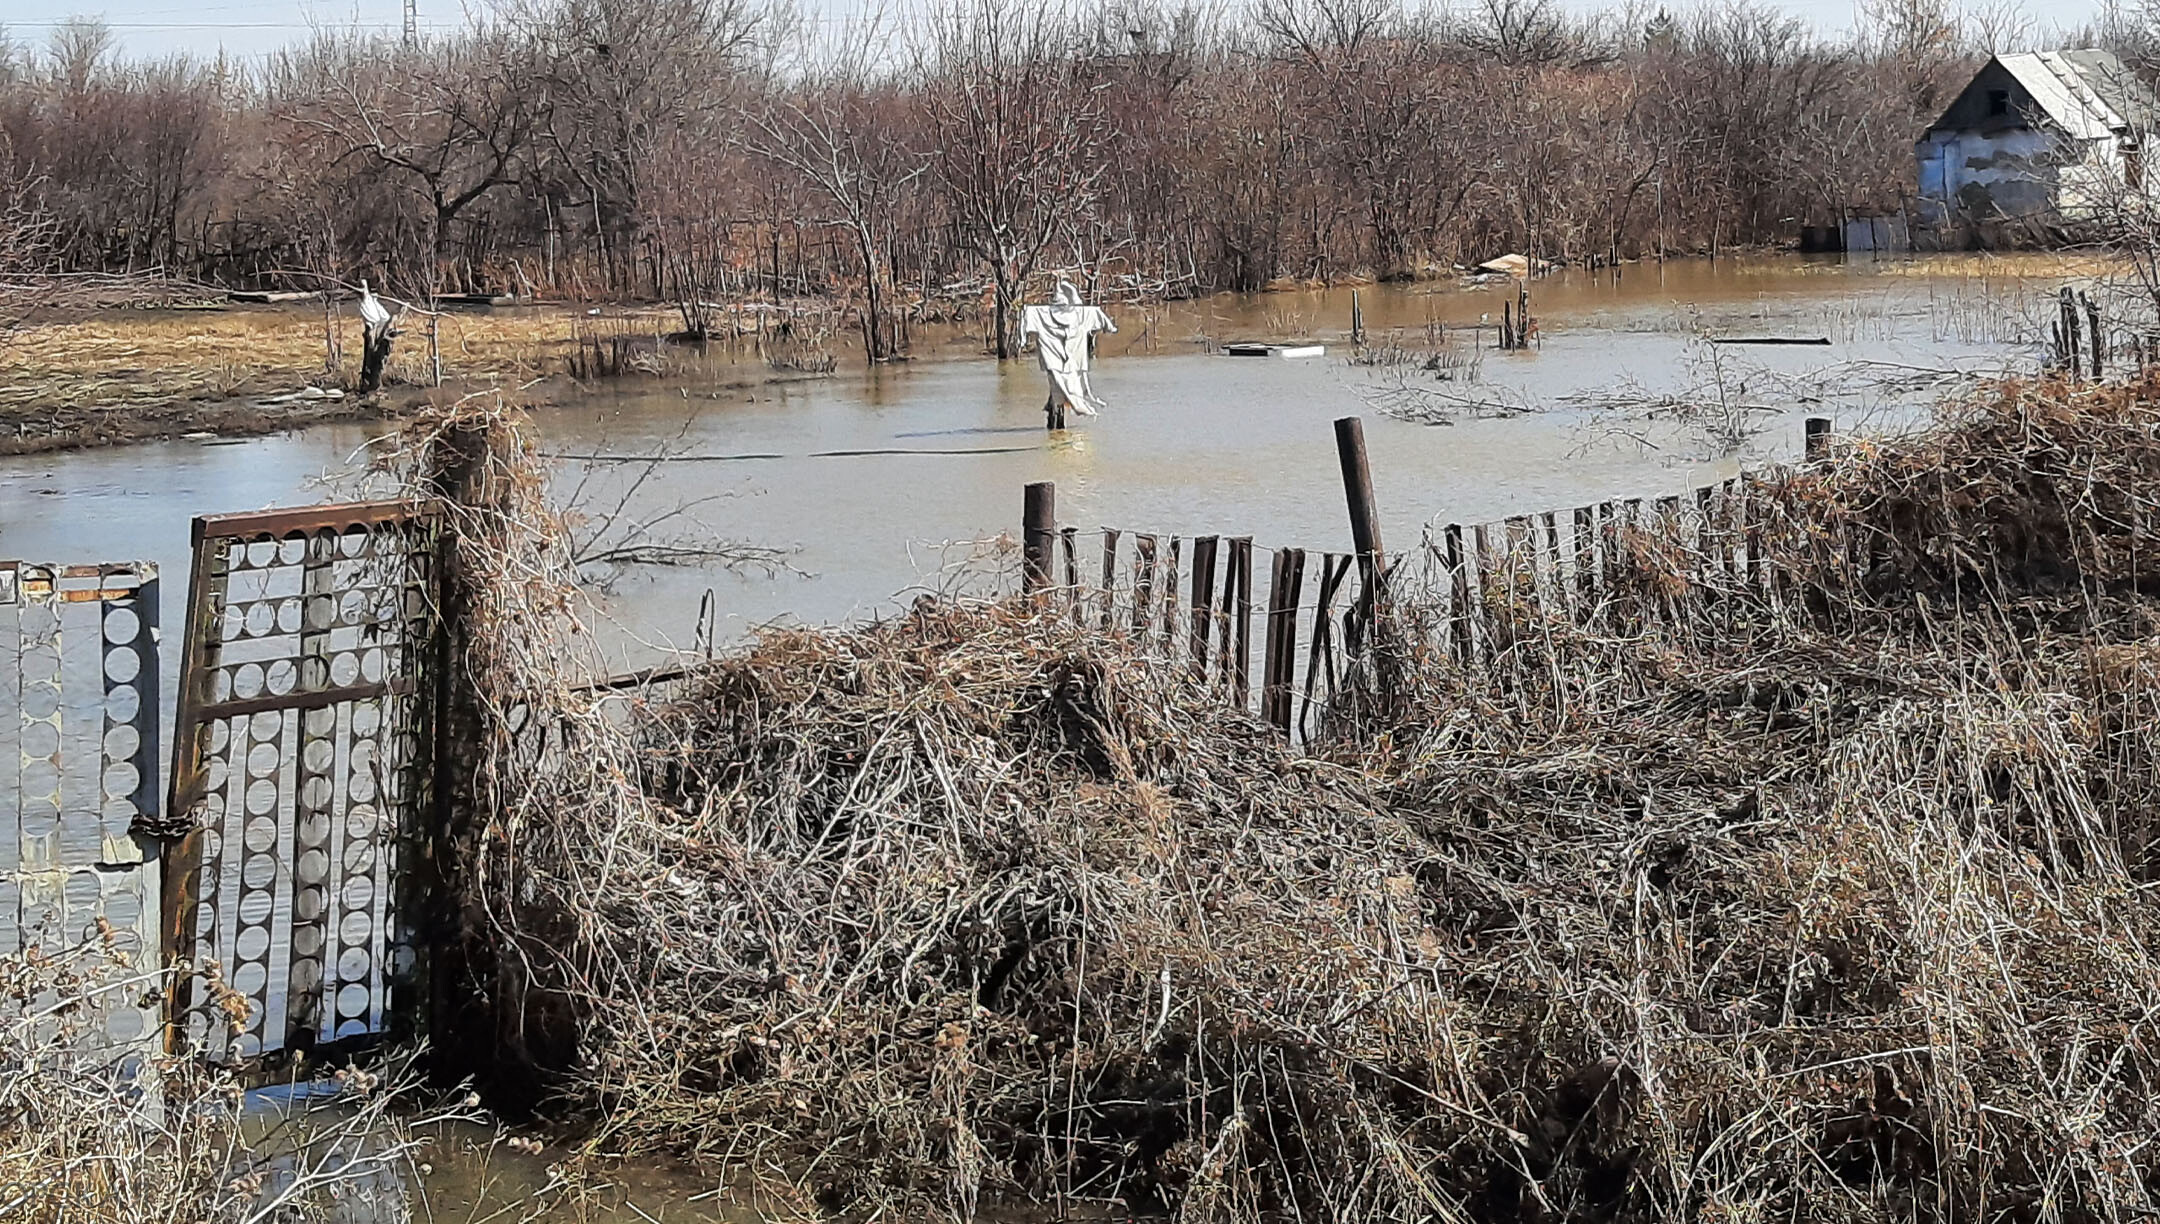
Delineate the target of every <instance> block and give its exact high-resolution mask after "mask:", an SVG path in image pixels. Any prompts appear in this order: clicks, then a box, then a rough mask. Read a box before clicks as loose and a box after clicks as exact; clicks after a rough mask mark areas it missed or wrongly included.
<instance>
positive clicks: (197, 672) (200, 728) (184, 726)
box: [163, 501, 441, 1062]
mask: <svg viewBox="0 0 2160 1224" xmlns="http://www.w3.org/2000/svg"><path fill="white" fill-rule="evenodd" d="M440 543H441V530H440V519H439V515H438V514H437V513H436V511H435V510H434V509H433V508H432V507H430V506H427V505H425V504H416V503H411V502H402V501H388V502H363V503H356V504H350V505H337V506H312V507H308V508H305V509H301V510H285V511H270V512H266V513H261V514H239V515H221V516H215V517H208V518H198V519H196V520H195V527H194V567H193V573H192V575H191V578H190V582H189V587H188V614H187V621H186V629H185V632H186V634H187V637H186V639H185V640H184V641H183V643H182V656H181V657H182V663H181V676H182V687H181V691H180V693H179V699H178V707H177V713H176V715H175V719H174V737H173V739H174V746H173V773H172V793H171V799H170V803H169V807H168V810H169V811H170V812H171V813H172V817H173V820H174V823H175V825H176V826H177V827H176V829H175V830H174V831H175V832H177V833H178V834H179V836H178V837H176V838H174V839H173V840H171V841H169V842H168V843H167V845H166V848H165V853H164V856H163V882H164V893H165V905H164V919H165V921H164V943H163V951H164V952H165V954H166V956H167V957H168V958H169V959H171V960H174V961H178V960H189V961H191V962H193V963H194V964H195V966H196V972H195V973H192V974H188V975H183V976H182V977H180V978H179V979H178V981H177V983H176V985H175V991H176V994H175V996H174V999H173V1000H172V1014H173V1015H174V1016H179V1017H185V1018H186V1024H187V1025H188V1032H187V1034H186V1035H187V1037H188V1038H189V1040H190V1044H191V1046H192V1047H193V1048H195V1049H198V1050H201V1051H203V1052H204V1053H205V1054H207V1055H208V1056H210V1057H212V1058H214V1059H217V1060H220V1061H230V1062H245V1061H248V1060H253V1059H257V1058H261V1057H263V1056H265V1055H270V1054H275V1053H278V1052H280V1051H300V1050H310V1049H315V1048H319V1047H326V1046H330V1045H333V1044H335V1043H337V1042H339V1041H344V1040H349V1039H354V1038H366V1037H369V1036H372V1035H375V1034H379V1033H381V1032H383V1031H384V1030H385V1029H386V1028H388V1027H391V1026H392V1024H393V1022H394V1021H395V1020H396V1019H397V1017H398V1016H399V1014H400V1012H399V1009H398V1007H397V1004H398V1002H399V1000H398V998H397V997H396V996H397V995H398V994H399V992H402V991H406V990H409V989H410V983H411V978H412V970H413V968H414V956H415V951H416V950H415V947H414V941H413V939H412V937H411V924H410V922H409V921H408V911H407V909H406V907H405V904H404V902H405V899H404V898H401V897H399V896H398V893H399V892H400V891H401V888H400V886H401V882H402V880H403V878H404V874H403V873H401V872H400V870H399V868H400V855H401V850H402V848H403V847H404V846H406V844H407V843H409V842H410V841H411V840H412V839H413V838H414V836H415V834H416V833H417V832H418V831H419V830H420V829H421V828H422V827H423V821H424V818H425V816H426V813H427V805H428V796H429V786H430V780H431V778H432V776H433V771H432V769H431V768H430V767H429V761H430V754H431V743H430V738H429V734H430V730H431V728H432V727H433V726H434V725H435V722H436V716H435V711H436V709H437V708H438V705H439V703H440V699H441V694H440V691H439V687H438V685H437V684H436V678H437V668H436V666H435V654H436V647H437V640H438V637H439V630H440V627H439V623H438V620H439V608H440V599H439V598H438V594H437V590H436V578H437V574H438V572H439V557H438V555H437V554H438V549H439V547H440ZM211 991H218V992H228V993H226V994H225V998H227V999H229V1000H231V1001H232V1002H233V1003H236V1004H244V1005H245V1006H244V1009H243V1008H238V1007H234V1006H231V1005H221V1006H219V1007H205V1008H197V1007H193V1006H191V1004H193V1003H194V1002H196V1001H197V1000H198V999H203V998H204V997H205V996H206V995H207V994H208V993H209V992H211ZM224 1017H236V1022H234V1023H230V1024H227V1023H224V1022H223V1018H224Z"/></svg>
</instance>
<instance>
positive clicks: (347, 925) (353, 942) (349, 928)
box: [338, 912, 375, 951]
mask: <svg viewBox="0 0 2160 1224" xmlns="http://www.w3.org/2000/svg"><path fill="white" fill-rule="evenodd" d="M374 933H375V924H374V922H373V921H372V920H370V919H369V918H368V916H367V915H366V914H357V913H350V912H348V913H347V914H346V915H345V916H344V917H342V918H339V919H338V942H339V943H340V944H343V945H344V946H346V947H348V948H350V947H355V946H361V948H362V950H363V951H364V945H366V943H367V941H368V936H370V935H372V934H374Z"/></svg>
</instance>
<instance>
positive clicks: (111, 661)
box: [105, 646, 142, 684]
mask: <svg viewBox="0 0 2160 1224" xmlns="http://www.w3.org/2000/svg"><path fill="white" fill-rule="evenodd" d="M141 673H142V655H140V654H138V653H136V650H135V648H134V647H133V646H123V647H121V648H119V649H117V650H112V651H107V652H106V655H105V678H106V679H107V680H110V681H112V682H113V683H114V684H133V683H135V677H136V676H138V675H140V674H141Z"/></svg>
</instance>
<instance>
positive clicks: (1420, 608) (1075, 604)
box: [1030, 469, 1864, 740]
mask: <svg viewBox="0 0 2160 1224" xmlns="http://www.w3.org/2000/svg"><path fill="white" fill-rule="evenodd" d="M1786 475H1787V473H1786V472H1785V471H1784V470H1783V469H1770V470H1767V471H1765V472H1761V473H1750V474H1746V475H1742V476H1737V477H1734V478H1732V479H1729V480H1725V481H1721V482H1719V483H1716V484H1712V485H1706V486H1702V487H1698V488H1693V489H1690V490H1689V491H1687V492H1686V493H1684V494H1678V495H1673V496H1666V497H1658V498H1652V499H1643V498H1628V499H1617V500H1611V501H1603V502H1596V503H1592V504H1587V505H1582V506H1575V507H1570V508H1567V509H1561V510H1548V511H1543V512H1540V513H1535V514H1523V515H1515V516H1511V517H1508V518H1504V519H1500V520H1497V521H1493V522H1485V523H1469V524H1462V523H1451V524H1447V525H1444V526H1435V527H1433V528H1430V529H1428V530H1427V531H1426V532H1425V533H1424V536H1423V538H1422V539H1421V540H1419V541H1418V542H1417V544H1416V545H1414V546H1413V547H1411V548H1408V549H1404V550H1402V551H1400V552H1398V553H1396V554H1394V555H1391V556H1387V557H1386V558H1385V562H1386V565H1385V570H1384V572H1383V573H1382V574H1380V576H1379V584H1378V585H1379V588H1380V590H1379V592H1377V593H1378V594H1381V595H1383V596H1384V603H1383V605H1382V606H1384V607H1387V608H1389V609H1391V610H1392V611H1399V610H1401V609H1403V608H1406V607H1414V608H1415V609H1416V610H1417V612H1418V613H1419V614H1420V616H1421V617H1423V618H1424V620H1423V621H1422V622H1421V623H1420V624H1419V625H1418V626H1417V631H1418V632H1420V633H1421V635H1422V637H1421V640H1420V643H1419V644H1420V645H1424V646H1430V647H1432V648H1436V649H1442V650H1445V651H1446V652H1447V653H1448V654H1449V655H1450V656H1451V657H1452V658H1453V659H1454V660H1455V661H1456V662H1457V663H1458V664H1460V665H1462V666H1474V667H1483V668H1494V669H1503V670H1504V669H1508V668H1512V667H1516V666H1519V665H1520V663H1519V661H1518V654H1519V651H1518V649H1517V647H1518V646H1519V645H1520V644H1521V642H1522V640H1523V638H1524V635H1525V634H1529V633H1534V632H1537V631H1538V628H1539V627H1540V626H1542V625H1550V624H1562V623H1564V624H1568V625H1572V626H1575V627H1577V628H1581V629H1586V630H1591V631H1596V632H1602V633H1610V634H1626V635H1659V636H1664V637H1670V638H1677V637H1678V636H1680V635H1704V636H1707V635H1714V634H1717V633H1721V632H1728V631H1733V630H1737V629H1740V628H1742V623H1743V622H1746V621H1754V620H1759V619H1761V618H1763V617H1766V616H1772V615H1776V614H1778V613H1779V611H1780V606H1781V601H1790V600H1791V599H1793V598H1795V596H1794V594H1793V593H1792V592H1784V591H1781V588H1780V586H1779V583H1778V575H1777V573H1776V572H1775V571H1774V569H1773V568H1772V567H1771V566H1770V565H1769V564H1768V563H1767V561H1766V559H1765V558H1766V557H1767V556H1768V555H1769V552H1770V550H1769V549H1768V547H1767V546H1766V542H1767V541H1768V540H1769V539H1770V536H1771V533H1773V532H1783V531H1785V530H1787V529H1788V527H1789V526H1790V524H1787V523H1785V522H1784V521H1783V520H1782V518H1781V517H1779V516H1780V515H1782V513H1783V507H1784V504H1785V503H1784V502H1783V501H1782V499H1780V498H1778V497H1775V496H1770V495H1769V491H1770V490H1771V488H1772V487H1773V486H1774V485H1776V484H1777V483H1779V482H1781V481H1782V480H1783V479H1785V477H1786ZM1781 538H1782V537H1781ZM1824 546H1825V547H1846V545H1845V543H1844V542H1842V541H1835V540H1831V541H1824ZM1037 551H1038V552H1045V551H1046V553H1047V555H1043V556H1039V557H1031V559H1030V565H1031V568H1032V570H1033V571H1034V572H1035V573H1036V575H1037V580H1036V581H1035V582H1034V584H1033V585H1034V589H1035V590H1036V592H1037V595H1036V597H1037V598H1041V599H1045V600H1048V601H1050V602H1051V603H1052V604H1053V606H1056V607H1058V608H1060V609H1062V610H1063V612H1064V614H1066V615H1069V616H1071V617H1072V618H1073V620H1074V621H1075V623H1080V624H1087V625H1091V626H1094V627H1097V628H1099V629H1102V630H1104V631H1107V632H1113V633H1117V634H1120V635H1122V636H1125V637H1127V638H1129V639H1130V640H1131V641H1132V642H1134V643H1135V644H1136V645H1137V646H1138V647H1139V649H1141V650H1142V651H1143V652H1144V653H1145V654H1147V655H1149V656H1150V657H1154V658H1160V659H1166V660H1172V661H1177V662H1182V663H1183V665H1184V666H1186V667H1188V668H1190V669H1191V672H1192V675H1193V677H1194V678H1195V679H1196V680H1197V681H1198V682H1199V683H1200V684H1201V685H1202V686H1203V687H1204V688H1205V689H1207V690H1208V691H1210V692H1213V693H1216V694H1218V695H1219V696H1220V697H1221V698H1222V699H1223V700H1224V701H1225V702H1228V703H1230V704H1235V705H1241V706H1245V707H1247V708H1250V709H1252V710H1254V711H1255V712H1256V713H1258V714H1259V715H1261V716H1262V717H1263V718H1265V719H1266V720H1267V721H1268V722H1270V723H1272V724H1273V725H1274V726H1276V727H1277V728H1279V729H1280V730H1281V731H1282V732H1283V733H1284V734H1286V735H1288V736H1290V737H1291V738H1293V739H1299V740H1302V739H1306V738H1309V737H1310V736H1311V735H1312V734H1313V733H1314V732H1315V730H1316V729H1317V728H1318V725H1319V721H1320V720H1321V719H1322V718H1323V717H1324V716H1325V713H1326V710H1327V708H1328V706H1329V704H1330V702H1331V700H1332V699H1333V698H1334V697H1336V696H1337V695H1338V694H1340V693H1341V692H1343V691H1344V689H1345V687H1346V686H1347V685H1348V684H1349V683H1350V682H1351V680H1352V677H1353V675H1354V674H1355V673H1356V672H1357V670H1358V669H1359V668H1361V667H1364V666H1366V665H1367V661H1368V656H1369V653H1370V647H1371V645H1372V643H1373V641H1374V640H1375V636H1376V634H1375V629H1374V625H1375V623H1376V621H1375V618H1374V615H1373V614H1372V613H1371V612H1370V611H1369V610H1368V608H1369V605H1368V604H1367V601H1366V600H1365V599H1364V598H1363V593H1364V589H1365V585H1366V583H1367V581H1368V579H1367V578H1366V576H1365V575H1364V574H1363V573H1362V572H1361V571H1362V567H1361V566H1360V565H1359V564H1358V562H1359V560H1360V558H1359V556H1358V555H1357V554H1354V553H1348V552H1331V551H1324V550H1318V549H1304V548H1294V547H1282V548H1266V547H1260V546H1257V545H1256V544H1255V543H1254V541H1253V540H1252V539H1251V538H1250V537H1248V536H1218V535H1199V536H1182V535H1176V534H1171V533H1163V532H1147V531H1134V530H1129V529H1121V528H1112V527H1103V528H1092V529H1081V528H1079V527H1076V526H1072V525H1064V524H1060V525H1058V526H1057V527H1056V528H1055V530H1054V532H1053V533H1052V534H1051V537H1050V539H1049V540H1048V541H1046V542H1044V543H1042V544H1039V545H1038V546H1037ZM1855 560H1856V562H1859V561H1862V560H1864V559H1861V558H1855ZM1256 593H1258V596H1259V597H1258V599H1256V598H1255V596H1256ZM1256 621H1257V624H1256ZM1385 623H1386V624H1387V625H1397V624H1400V623H1403V622H1401V621H1400V619H1399V618H1396V617H1393V616H1391V617H1389V618H1388V619H1387V620H1386V622H1385Z"/></svg>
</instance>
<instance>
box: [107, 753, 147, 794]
mask: <svg viewBox="0 0 2160 1224" xmlns="http://www.w3.org/2000/svg"><path fill="white" fill-rule="evenodd" d="M141 782H142V775H141V774H140V773H138V772H137V771H136V769H135V767H134V766H133V765H131V764H129V763H128V762H126V761H119V762H116V763H114V764H111V765H107V766H106V767H105V793H106V795H108V796H116V797H121V798H125V797H127V796H129V795H132V794H134V793H135V788H136V787H137V786H138V785H140V784H141Z"/></svg>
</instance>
